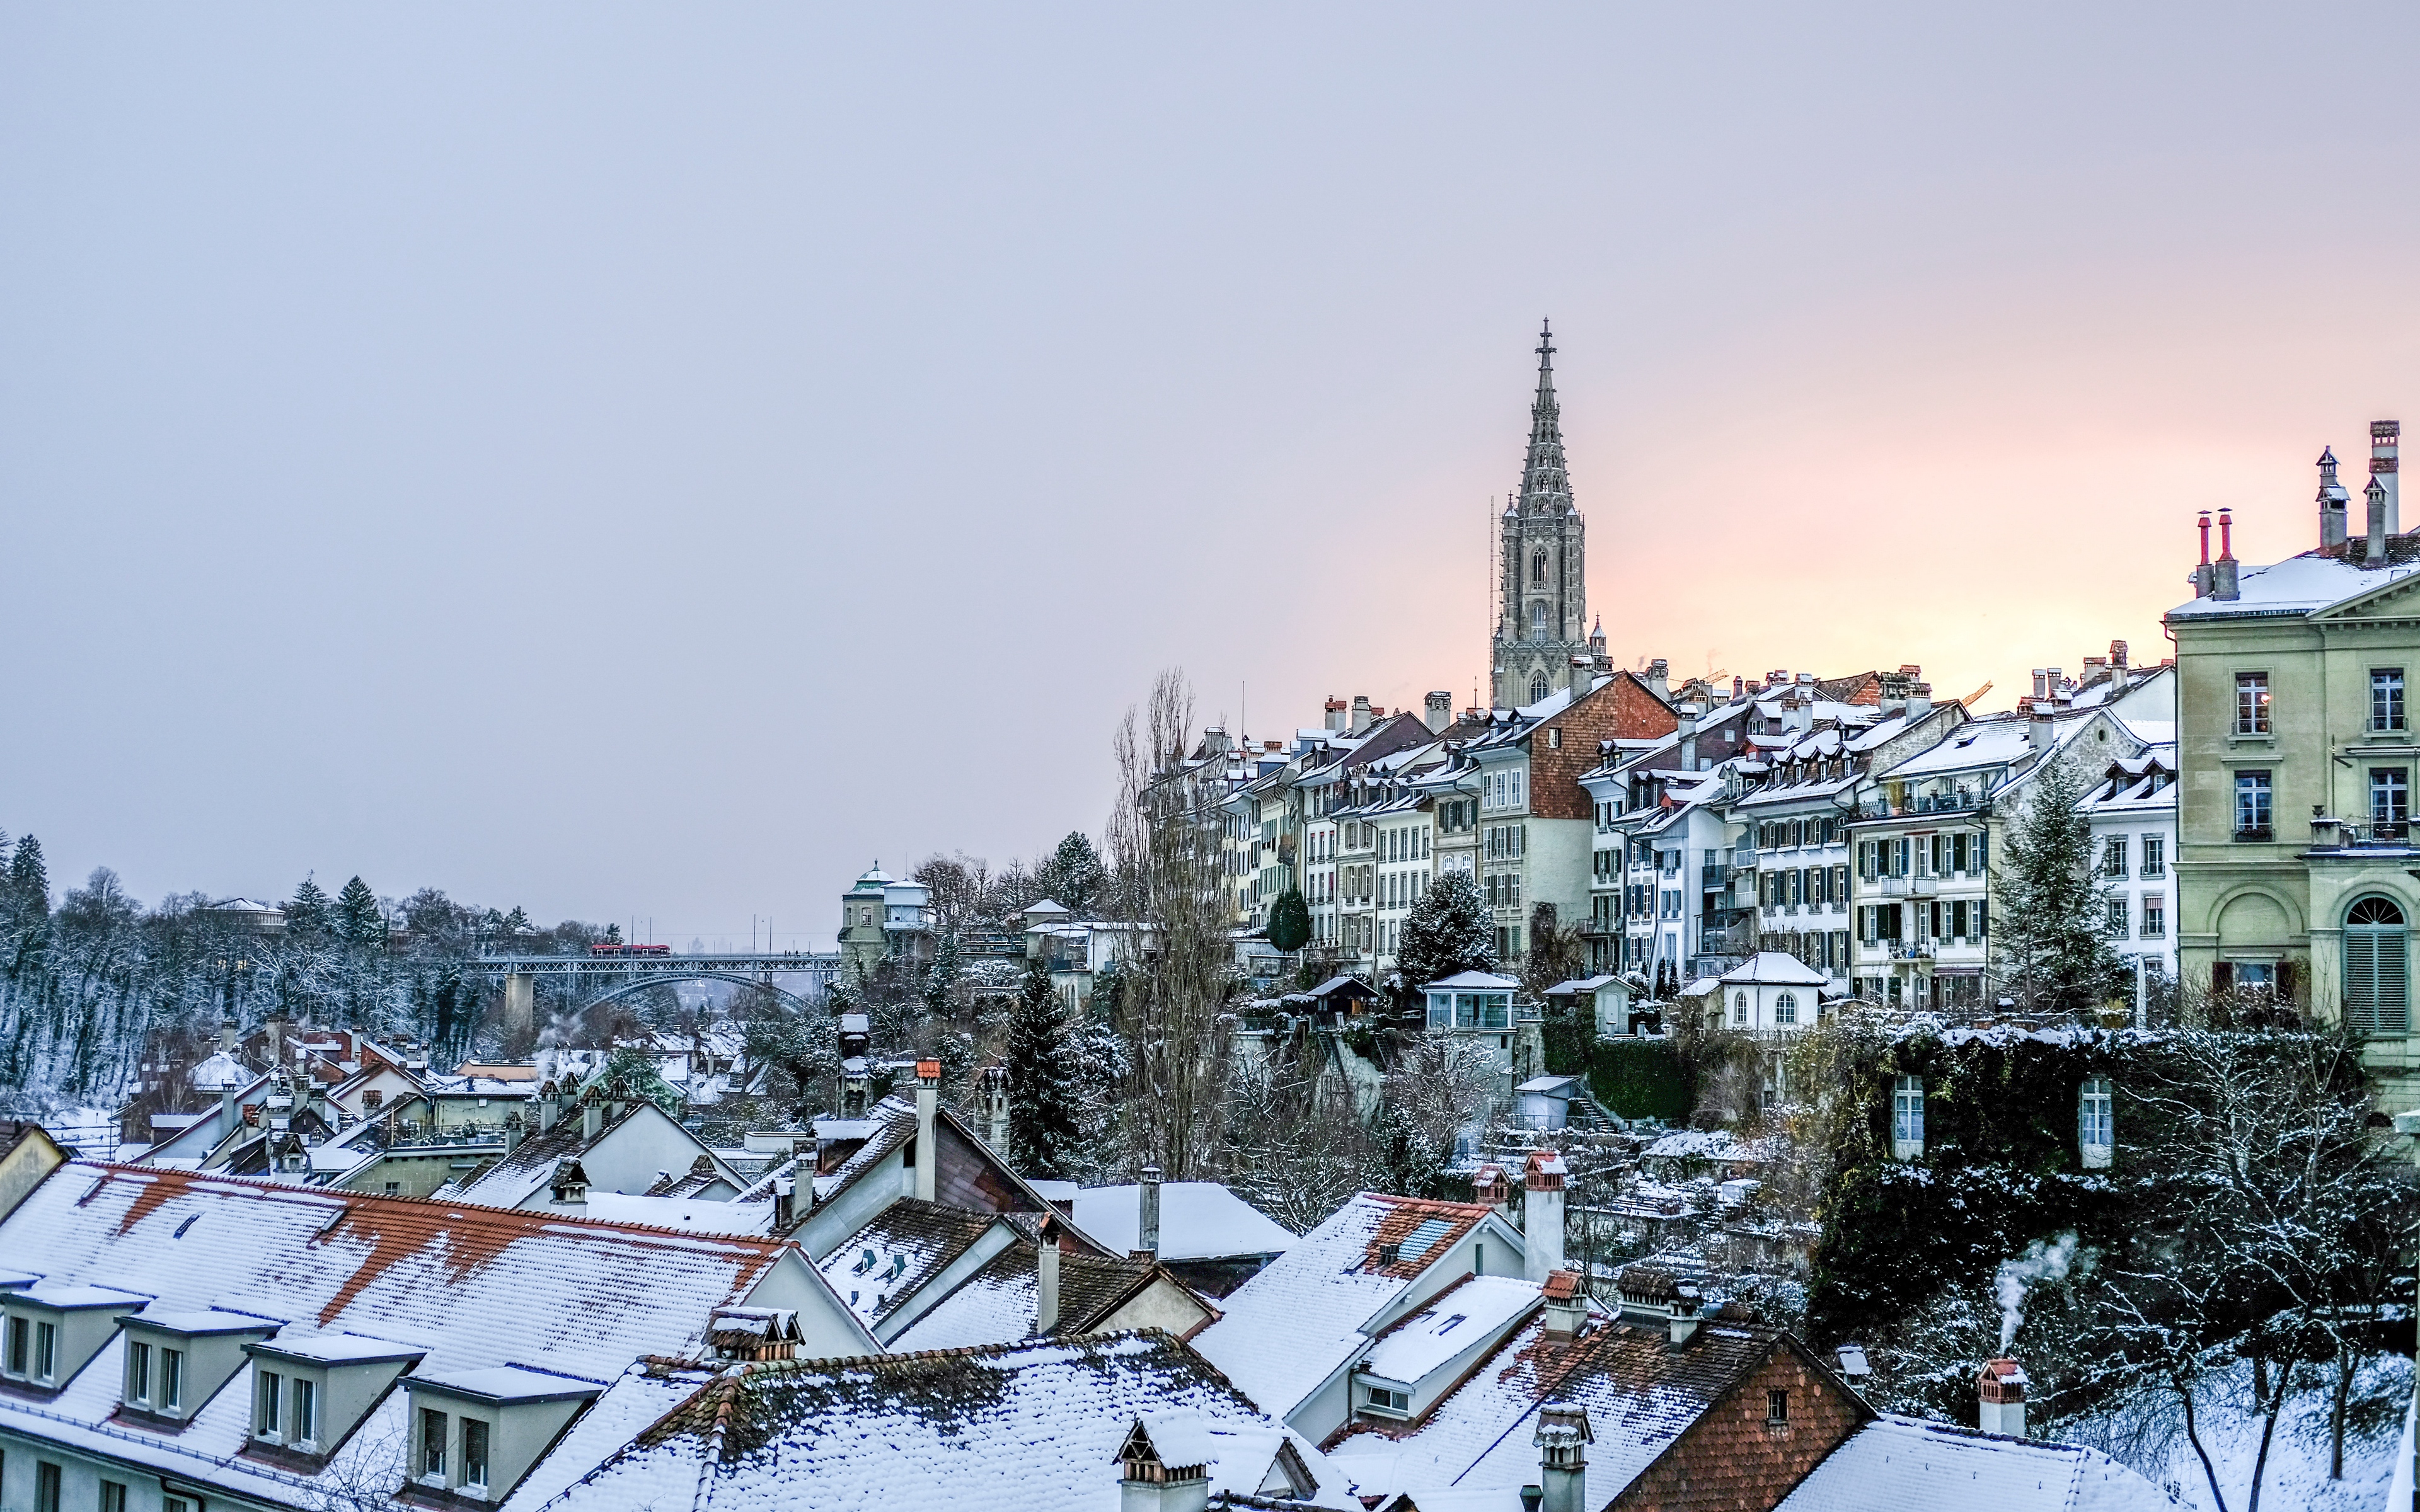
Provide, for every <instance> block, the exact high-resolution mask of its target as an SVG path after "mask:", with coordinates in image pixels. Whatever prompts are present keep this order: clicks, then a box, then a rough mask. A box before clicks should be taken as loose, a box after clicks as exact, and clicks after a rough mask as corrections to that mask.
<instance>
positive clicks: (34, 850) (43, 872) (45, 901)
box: [8, 835, 51, 918]
mask: <svg viewBox="0 0 2420 1512" xmlns="http://www.w3.org/2000/svg"><path fill="white" fill-rule="evenodd" d="M8 891H9V893H10V895H11V898H12V900H13V901H14V903H16V905H17V907H18V908H19V909H20V910H21V911H23V913H24V914H26V915H28V916H31V917H34V918H39V917H41V916H42V915H44V914H47V913H49V912H50V911H51V874H50V872H49V870H48V869H47V868H45V867H44V866H43V865H42V842H41V841H38V840H36V839H35V838H34V837H33V836H31V835H21V836H19V837H18V838H17V849H16V851H15V853H14V854H12V855H11V856H9V857H8Z"/></svg>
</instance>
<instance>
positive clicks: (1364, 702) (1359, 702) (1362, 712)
mask: <svg viewBox="0 0 2420 1512" xmlns="http://www.w3.org/2000/svg"><path fill="white" fill-rule="evenodd" d="M1369 728H1370V696H1369V695H1368V694H1367V693H1356V694H1354V695H1353V722H1352V723H1351V724H1349V725H1347V726H1346V727H1345V733H1347V734H1355V735H1357V734H1361V733H1365V732H1366V731H1368V730H1369Z"/></svg>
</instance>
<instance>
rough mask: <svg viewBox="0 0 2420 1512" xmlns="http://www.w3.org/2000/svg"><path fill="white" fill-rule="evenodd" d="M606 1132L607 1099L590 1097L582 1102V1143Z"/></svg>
mask: <svg viewBox="0 0 2420 1512" xmlns="http://www.w3.org/2000/svg"><path fill="white" fill-rule="evenodd" d="M604 1132H605V1099H604V1098H603V1097H602V1096H601V1095H599V1096H594V1097H590V1098H588V1099H587V1100H586V1101H584V1102H582V1103H581V1104H580V1139H581V1142H582V1144H585V1143H587V1142H588V1141H589V1140H592V1139H594V1138H596V1137H597V1135H598V1134H603V1133H604Z"/></svg>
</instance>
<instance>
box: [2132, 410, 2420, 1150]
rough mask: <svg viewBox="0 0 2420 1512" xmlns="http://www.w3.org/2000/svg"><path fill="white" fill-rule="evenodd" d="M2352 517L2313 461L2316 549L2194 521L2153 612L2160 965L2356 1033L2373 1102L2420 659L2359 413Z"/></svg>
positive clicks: (2405, 1070) (2383, 455)
mask: <svg viewBox="0 0 2420 1512" xmlns="http://www.w3.org/2000/svg"><path fill="white" fill-rule="evenodd" d="M2371 437H2372V458H2371V476H2370V479H2369V483H2368V486H2367V487H2366V489H2365V490H2364V491H2363V499H2364V504H2365V509H2364V516H2365V519H2364V524H2365V526H2366V529H2365V530H2364V531H2363V532H2362V533H2361V534H2359V535H2353V534H2351V533H2350V531H2349V530H2348V528H2347V518H2346V515H2347V508H2346V505H2347V502H2348V500H2347V491H2346V490H2345V489H2344V488H2343V487H2342V486H2338V485H2337V483H2336V477H2335V472H2336V462H2335V456H2334V455H2333V454H2332V453H2331V454H2329V455H2322V456H2321V458H2320V461H2319V467H2320V485H2319V529H2318V531H2317V532H2316V537H2317V540H2316V544H2315V545H2314V546H2313V548H2311V549H2310V550H2307V551H2304V552H2303V553H2302V554H2301V555H2299V556H2293V557H2288V558H2287V559H2286V560H2284V561H2282V562H2278V563H2272V564H2270V565H2267V566H2248V565H2245V564H2244V563H2241V562H2239V561H2237V560H2236V558H2235V554H2234V551H2233V549H2232V541H2231V539H2230V537H2231V534H2232V531H2231V529H2230V525H2229V522H2228V520H2227V519H2226V517H2225V516H2224V514H2222V517H2221V518H2220V521H2219V527H2220V541H2219V549H2218V554H2217V556H2216V557H2215V558H2212V557H2211V555H2210V550H2209V534H2210V522H2209V520H2208V519H2207V517H2205V519H2204V521H2203V524H2202V538H2203V549H2202V555H2203V558H2204V561H2203V564H2202V565H2201V566H2199V567H2197V568H2196V569H2195V574H2194V579H2195V590H2196V596H2195V598H2194V599H2193V600H2192V601H2191V602H2189V603H2186V604H2181V605H2180V606H2178V607H2177V608H2176V609H2171V610H2169V612H2168V615H2167V624H2168V627H2169V631H2170V633H2171V634H2172V635H2173V636H2174V638H2175V640H2176V643H2177V664H2178V671H2179V698H2178V713H2179V729H2178V764H2179V765H2180V768H2181V774H2180V775H2181V779H2182V780H2181V783H2180V788H2181V795H2180V803H2179V807H2178V847H2177V851H2178V855H2177V872H2178V888H2179V892H2180V900H2179V910H2178V912H2179V920H2178V922H2179V926H2180V927H2179V932H2178V936H2177V945H2178V954H2179V966H2180V972H2181V974H2182V976H2183V978H2184V980H2185V981H2186V983H2187V984H2188V985H2199V986H2216V987H2220V988H2229V987H2233V988H2242V987H2256V988H2257V987H2266V988H2269V989H2271V990H2273V991H2275V992H2277V993H2278V994H2279V995H2284V996H2288V997H2292V998H2297V999H2306V1000H2307V1001H2308V1003H2309V1006H2310V1009H2311V1011H2312V1012H2313V1013H2314V1014H2315V1015H2317V1016H2318V1017H2319V1018H2321V1019H2322V1020H2326V1021H2347V1022H2350V1023H2351V1024H2352V1025H2354V1026H2357V1027H2360V1028H2362V1029H2365V1030H2366V1031H2368V1032H2369V1033H2370V1034H2371V1035H2372V1036H2373V1037H2374V1038H2373V1041H2372V1046H2371V1049H2370V1052H2369V1059H2370V1063H2371V1065H2372V1067H2373V1069H2374V1070H2375V1071H2377V1072H2379V1073H2380V1076H2381V1083H2382V1091H2383V1094H2384V1098H2385V1102H2386V1104H2387V1106H2388V1107H2389V1108H2390V1109H2404V1108H2411V1107H2413V1106H2415V1105H2420V1077H2415V1076H2414V1075H2413V1072H2414V1071H2415V1070H2420V1042H2415V1041H2414V1040H2413V1039H2412V1013H2411V1000H2412V985H2411V971H2412V964H2411V949H2410V944H2409V940H2410V931H2411V925H2412V919H2413V918H2414V917H2415V916H2420V876H2415V872H2420V847H2415V846H2414V844H2413V842H2412V841H2413V836H2412V830H2411V792H2412V777H2413V773H2414V770H2415V768H2420V743H2415V739H2414V735H2413V733H2412V724H2411V719H2410V717H2409V712H2408V707H2407V704H2406V701H2405V688H2406V686H2407V683H2406V679H2407V677H2408V676H2409V675H2410V674H2411V673H2412V672H2420V539H2415V538H2414V537H2412V536H2405V535H2403V534H2401V533H2400V532H2399V531H2398V529H2397V527H2398V526H2399V524H2400V521H2399V520H2398V519H2397V501H2396V487H2395V485H2396V462H2397V455H2396V442H2397V427H2396V425H2395V424H2394V423H2393V422H2391V421H2389V422H2381V423H2378V424H2374V425H2372V426H2371Z"/></svg>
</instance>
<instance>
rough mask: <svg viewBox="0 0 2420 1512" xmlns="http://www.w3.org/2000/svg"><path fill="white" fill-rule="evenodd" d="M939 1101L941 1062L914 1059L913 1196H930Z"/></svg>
mask: <svg viewBox="0 0 2420 1512" xmlns="http://www.w3.org/2000/svg"><path fill="white" fill-rule="evenodd" d="M940 1105H941V1063H940V1062H939V1061H938V1060H920V1061H918V1062H916V1196H917V1198H918V1199H919V1200H920V1201H924V1202H930V1201H932V1200H933V1172H934V1161H933V1157H934V1156H935V1154H937V1153H938V1150H937V1149H936V1148H935V1147H936V1144H937V1139H936V1135H935V1134H934V1132H933V1123H934V1115H935V1113H936V1112H937V1111H938V1110H939V1107H940Z"/></svg>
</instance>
